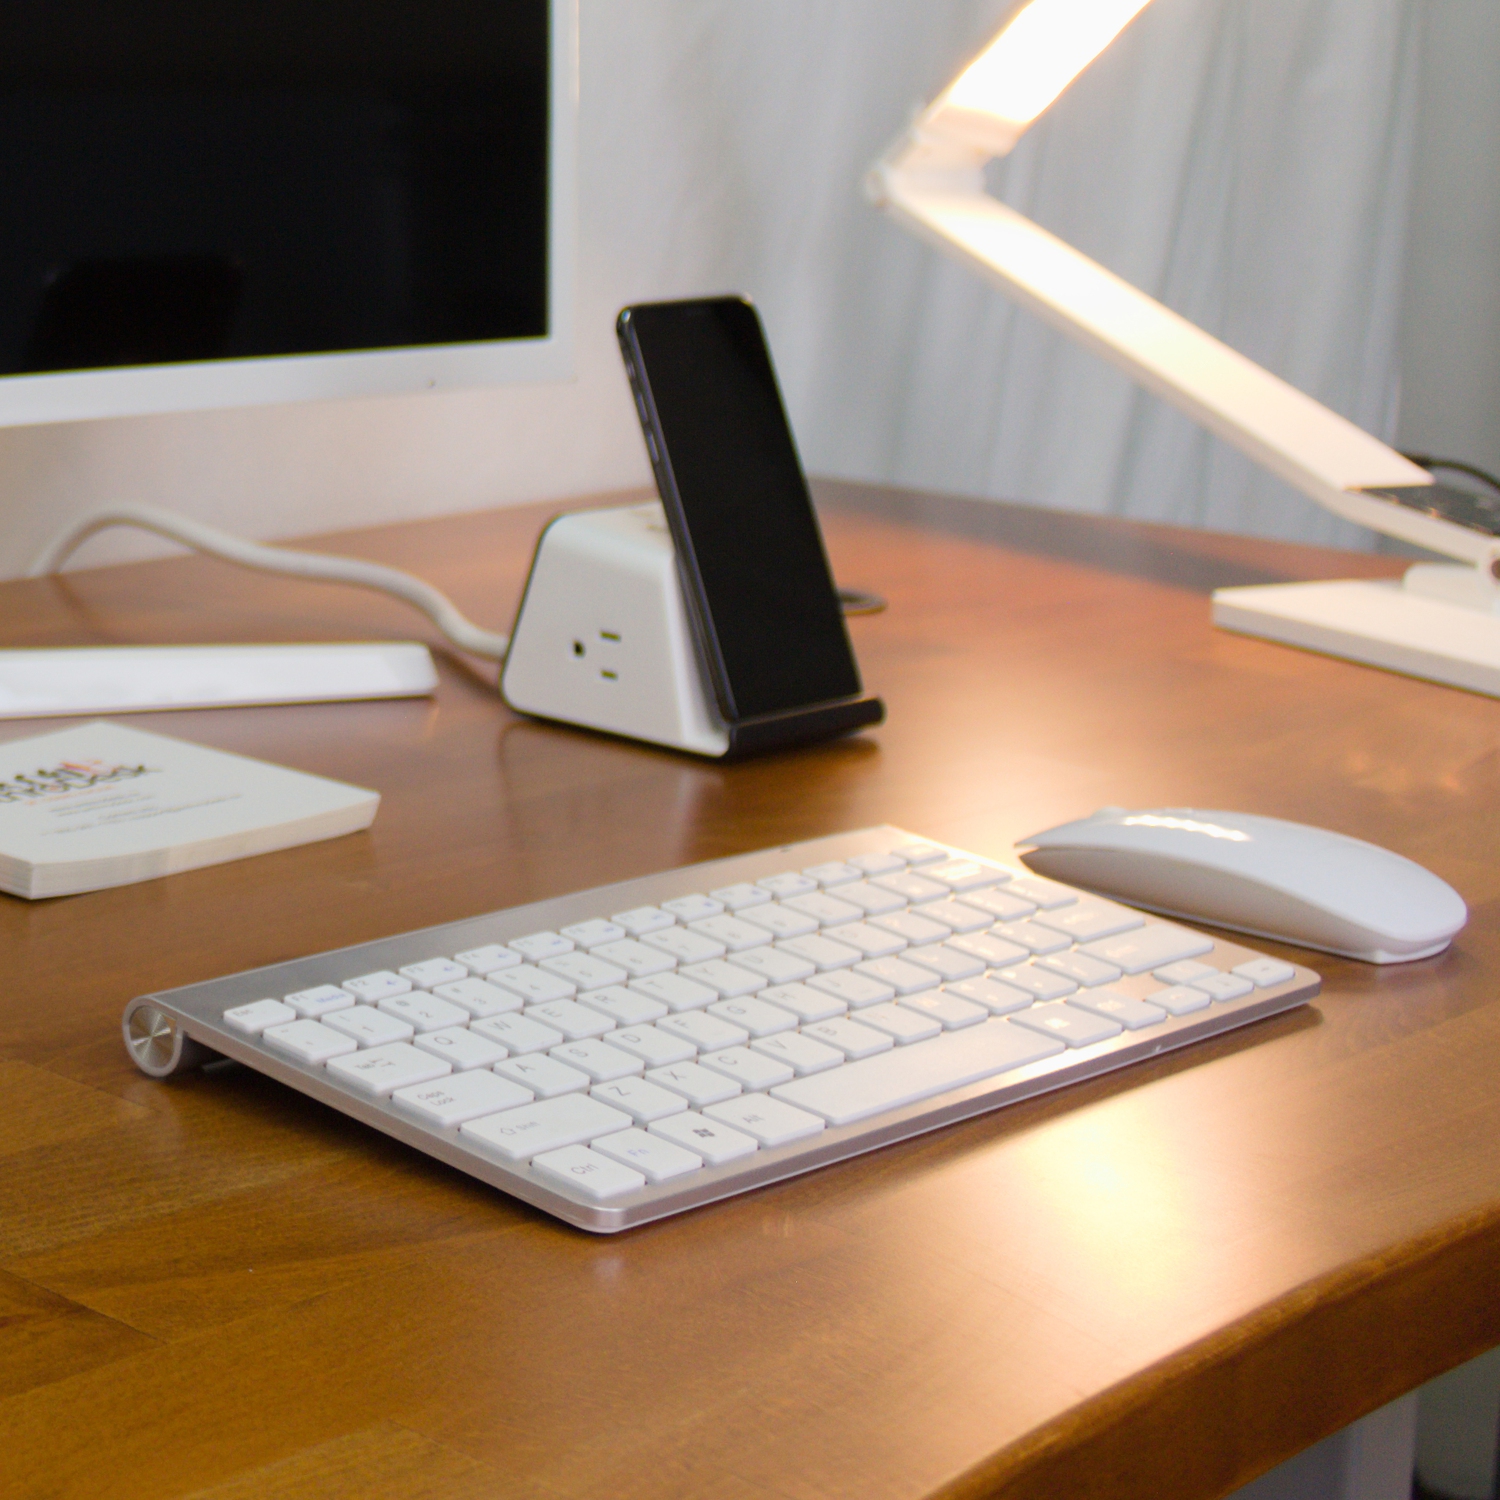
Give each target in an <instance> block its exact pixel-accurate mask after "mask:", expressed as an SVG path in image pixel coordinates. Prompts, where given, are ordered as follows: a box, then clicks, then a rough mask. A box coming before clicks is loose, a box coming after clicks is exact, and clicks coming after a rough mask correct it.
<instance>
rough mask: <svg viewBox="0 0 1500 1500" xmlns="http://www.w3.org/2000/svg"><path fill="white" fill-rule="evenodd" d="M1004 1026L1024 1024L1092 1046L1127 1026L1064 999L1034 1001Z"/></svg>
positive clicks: (1063, 1039) (1072, 1043) (1072, 1042)
mask: <svg viewBox="0 0 1500 1500" xmlns="http://www.w3.org/2000/svg"><path fill="white" fill-rule="evenodd" d="M999 1024H1000V1025H1002V1026H1024V1027H1025V1028H1026V1029H1027V1030H1028V1031H1039V1032H1041V1034H1042V1035H1043V1036H1054V1037H1056V1038H1057V1039H1058V1040H1059V1041H1061V1042H1066V1043H1067V1044H1068V1046H1070V1047H1088V1046H1091V1045H1092V1044H1093V1043H1094V1042H1102V1041H1105V1040H1106V1039H1108V1038H1109V1037H1112V1036H1119V1034H1120V1032H1121V1031H1122V1030H1123V1029H1124V1028H1123V1027H1122V1026H1121V1025H1120V1023H1119V1022H1118V1021H1111V1020H1109V1019H1108V1018H1107V1017H1105V1016H1096V1015H1092V1014H1090V1013H1089V1012H1088V1011H1086V1010H1080V1009H1079V1008H1078V1007H1077V1006H1076V1005H1069V1004H1067V1003H1066V1002H1063V1001H1060V1002H1058V1003H1057V1004H1056V1005H1033V1006H1032V1008H1031V1009H1030V1010H1023V1011H1020V1012H1019V1013H1018V1014H1016V1015H1014V1016H1011V1017H1010V1019H1009V1020H1008V1021H1002V1022H1000V1023H999Z"/></svg>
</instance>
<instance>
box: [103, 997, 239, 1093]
mask: <svg viewBox="0 0 1500 1500" xmlns="http://www.w3.org/2000/svg"><path fill="white" fill-rule="evenodd" d="M120 1024H121V1029H122V1030H123V1032H124V1034H125V1050H126V1051H127V1052H129V1053H130V1060H131V1061H132V1062H133V1063H134V1064H135V1065H136V1067H138V1068H139V1069H140V1070H141V1072H143V1073H145V1074H146V1075H147V1076H148V1077H150V1078H170V1077H171V1076H172V1074H174V1073H181V1072H183V1071H184V1070H186V1069H188V1068H197V1067H201V1066H202V1065H203V1064H204V1063H206V1062H211V1061H212V1060H213V1059H214V1058H215V1057H216V1056H217V1055H218V1054H217V1053H215V1052H214V1051H213V1050H212V1049H211V1048H209V1047H205V1046H204V1045H203V1044H202V1043H201V1042H195V1041H194V1040H193V1039H192V1038H191V1037H190V1036H188V1035H187V1033H186V1032H184V1031H183V1029H182V1027H181V1026H179V1025H178V1024H177V1022H176V1021H175V1020H173V1019H172V1017H171V1016H169V1015H168V1014H167V1013H166V1012H165V1011H163V1010H159V1009H158V1008H157V1007H156V1006H154V1005H152V1004H151V1003H150V1001H148V1000H132V1001H131V1002H130V1004H129V1005H127V1006H126V1007H125V1016H124V1019H123V1020H122V1021H121V1023H120Z"/></svg>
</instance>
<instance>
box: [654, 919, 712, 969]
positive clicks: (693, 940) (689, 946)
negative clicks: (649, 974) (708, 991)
mask: <svg viewBox="0 0 1500 1500" xmlns="http://www.w3.org/2000/svg"><path fill="white" fill-rule="evenodd" d="M641 941H642V942H643V943H644V944H645V945H646V946H647V947H648V948H655V949H656V950H657V951H658V952H661V953H665V954H667V956H668V957H670V958H673V959H675V960H676V961H677V962H678V963H680V964H702V963H707V962H708V960H709V959H711V958H723V956H724V944H723V943H720V942H717V941H716V940H715V939H713V938H711V937H708V936H706V935H705V934H704V933H701V932H694V931H692V930H691V929H690V928H687V927H664V928H663V929H662V930H661V931H660V932H648V933H647V934H646V935H645V937H643V938H642V939H641Z"/></svg>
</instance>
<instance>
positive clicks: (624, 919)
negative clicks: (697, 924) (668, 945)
mask: <svg viewBox="0 0 1500 1500" xmlns="http://www.w3.org/2000/svg"><path fill="white" fill-rule="evenodd" d="M614 920H615V921H616V922H618V923H619V925H620V926H621V927H623V928H624V929H625V931H626V932H628V933H630V934H631V936H632V937H643V936H645V934H646V933H648V932H660V931H661V930H662V928H663V927H675V926H676V925H677V918H676V917H674V916H673V915H672V913H671V912H669V911H663V910H662V909H661V907H659V906H637V907H635V908H634V909H633V910H631V911H617V912H616V913H615V916H614Z"/></svg>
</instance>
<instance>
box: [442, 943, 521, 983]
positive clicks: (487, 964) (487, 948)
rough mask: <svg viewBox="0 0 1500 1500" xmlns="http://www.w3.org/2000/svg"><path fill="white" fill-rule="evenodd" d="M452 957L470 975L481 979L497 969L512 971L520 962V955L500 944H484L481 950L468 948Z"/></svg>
mask: <svg viewBox="0 0 1500 1500" xmlns="http://www.w3.org/2000/svg"><path fill="white" fill-rule="evenodd" d="M453 957H454V958H455V959H456V960H457V961H458V962H459V963H461V964H462V965H463V966H464V967H465V968H466V969H468V970H469V972H470V973H471V974H478V975H479V977H480V978H481V979H482V978H483V977H484V976H485V975H486V974H493V973H495V972H496V970H498V969H513V968H515V966H516V965H517V964H518V963H520V962H521V961H522V960H521V955H520V954H519V953H517V952H516V951H515V949H514V948H506V947H504V946H502V945H501V944H500V943H486V944H485V945H484V947H482V948H469V949H466V950H465V951H464V952H462V953H455V954H454V955H453Z"/></svg>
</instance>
